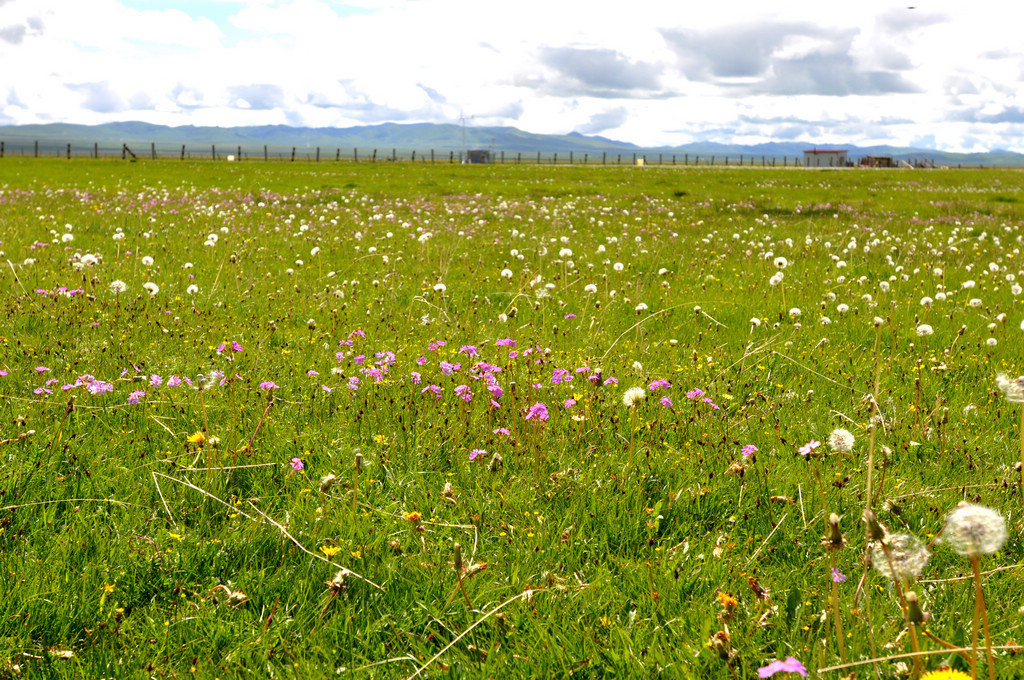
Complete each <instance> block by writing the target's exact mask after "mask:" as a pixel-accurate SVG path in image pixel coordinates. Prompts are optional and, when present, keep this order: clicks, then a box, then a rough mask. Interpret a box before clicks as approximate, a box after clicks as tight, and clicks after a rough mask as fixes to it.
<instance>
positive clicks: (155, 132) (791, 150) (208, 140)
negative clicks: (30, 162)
mask: <svg viewBox="0 0 1024 680" xmlns="http://www.w3.org/2000/svg"><path fill="white" fill-rule="evenodd" d="M0 141H2V142H3V143H4V146H5V152H6V153H9V154H23V155H24V154H29V153H35V147H36V143H37V142H38V144H39V149H40V155H54V154H56V155H63V154H64V153H66V149H67V145H68V144H71V146H72V150H73V153H74V154H75V155H86V154H87V153H89V152H91V150H92V149H93V148H94V147H96V148H99V149H100V153H101V154H103V155H110V154H112V153H120V149H121V146H122V144H127V145H128V146H129V147H130V148H132V149H133V150H135V151H136V152H137V153H142V154H149V153H150V150H151V149H152V148H155V149H156V150H157V152H158V153H160V154H161V155H170V154H176V153H180V149H181V147H182V146H184V147H185V148H186V150H187V152H188V153H189V154H190V155H196V156H202V155H210V154H211V153H212V149H211V147H214V146H216V147H219V149H218V150H217V151H218V153H225V154H226V153H232V152H233V151H235V150H236V149H237V148H238V147H241V148H242V150H243V153H244V154H246V155H250V156H258V155H262V153H263V147H264V146H266V147H267V148H268V153H271V154H273V155H276V156H280V155H287V154H288V153H290V151H291V149H292V148H293V147H294V148H295V149H296V153H297V154H300V157H303V158H307V157H309V156H310V155H311V154H312V153H314V152H315V150H316V148H317V147H319V148H320V149H321V151H322V153H323V155H324V157H326V158H332V157H334V156H335V155H336V154H341V155H342V156H344V157H346V158H348V157H351V155H352V153H353V150H356V149H358V153H359V155H360V157H367V156H369V155H370V153H371V152H372V151H374V150H377V151H379V153H380V156H381V157H386V156H388V157H389V156H390V155H391V154H392V153H395V154H397V155H398V156H400V157H408V156H409V155H410V153H411V152H413V151H415V152H417V153H418V154H420V157H423V155H425V154H429V153H430V152H431V151H432V150H433V151H434V152H436V153H438V154H439V155H441V156H444V157H447V156H448V155H449V154H451V153H454V154H456V156H457V155H458V154H459V153H460V152H461V150H462V149H463V148H466V149H490V150H492V151H494V152H495V153H502V152H504V153H505V154H513V156H518V155H519V154H521V155H522V156H523V158H524V159H528V158H529V157H530V156H531V155H535V154H537V153H541V154H544V155H545V156H549V155H551V154H556V153H557V154H564V156H565V158H566V159H567V158H568V155H569V154H570V153H572V154H574V155H576V156H577V157H578V160H582V156H583V155H584V154H587V155H589V156H596V155H599V154H608V155H609V158H612V157H615V156H617V155H618V154H622V155H623V156H626V155H627V154H628V155H629V159H630V160H631V159H632V154H634V153H636V154H637V155H643V154H646V155H647V156H648V157H649V156H650V155H651V154H662V155H663V156H664V155H673V154H674V155H676V156H679V157H680V158H679V161H680V162H682V161H683V157H690V159H691V160H692V157H695V156H698V155H699V156H700V157H701V158H702V159H703V160H704V161H705V162H706V161H707V160H709V159H710V157H711V156H716V157H717V158H718V159H720V160H721V159H724V158H726V157H731V158H732V159H733V161H734V162H735V160H736V159H738V157H739V156H741V155H743V156H745V157H747V158H748V159H753V160H755V162H759V161H760V157H761V156H764V157H765V158H768V159H771V158H777V159H782V158H783V157H790V158H799V157H802V154H803V151H804V150H806V149H808V148H815V147H816V148H819V149H821V148H838V149H846V150H847V151H848V153H849V157H850V158H851V159H858V158H860V157H863V156H866V155H886V156H892V157H893V158H895V159H896V160H902V161H908V162H914V161H918V160H924V161H930V162H933V163H935V164H936V165H958V164H963V165H987V166H992V165H1003V166H1024V154H1020V153H1016V152H1013V151H1005V150H998V149H996V150H992V151H989V152H986V153H969V154H968V153H955V152H947V151H942V150H937V149H923V148H912V147H895V146H867V147H858V146H854V145H850V144H831V143H829V142H828V140H820V141H816V142H808V141H795V142H767V143H762V144H752V145H743V144H723V143H718V142H693V143H689V144H684V145H678V146H661V147H641V146H638V145H636V144H632V143H629V142H623V141H618V140H613V139H609V138H606V137H601V136H593V135H583V134H580V133H578V132H572V133H569V134H564V135H547V134H536V133H531V132H526V131H523V130H520V129H518V128H514V127H481V126H470V127H465V128H463V127H462V126H459V125H454V124H437V123H412V124H399V123H382V124H379V125H365V126H355V127H348V128H296V127H289V126H286V125H263V126H246V127H204V126H192V125H187V126H179V127H171V126H166V125H155V124H152V123H144V122H139V121H126V122H119V123H104V124H102V125H78V124H71V123H49V124H38V125H13V126H0ZM666 162H668V161H667V159H666ZM748 162H750V161H749V160H748Z"/></svg>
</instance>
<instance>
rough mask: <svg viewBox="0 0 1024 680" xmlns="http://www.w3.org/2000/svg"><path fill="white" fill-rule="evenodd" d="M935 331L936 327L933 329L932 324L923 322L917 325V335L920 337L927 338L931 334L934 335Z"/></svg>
mask: <svg viewBox="0 0 1024 680" xmlns="http://www.w3.org/2000/svg"><path fill="white" fill-rule="evenodd" d="M933 333H935V329H933V328H932V327H931V326H930V325H928V324H926V323H923V324H921V325H920V326H918V327H917V337H919V338H926V337H928V336H929V335H932V334H933Z"/></svg>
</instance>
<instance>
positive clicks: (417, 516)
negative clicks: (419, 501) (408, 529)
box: [402, 512, 423, 522]
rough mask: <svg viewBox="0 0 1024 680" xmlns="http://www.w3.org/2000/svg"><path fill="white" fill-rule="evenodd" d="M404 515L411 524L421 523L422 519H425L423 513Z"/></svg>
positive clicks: (407, 513)
mask: <svg viewBox="0 0 1024 680" xmlns="http://www.w3.org/2000/svg"><path fill="white" fill-rule="evenodd" d="M402 514H403V515H404V516H405V518H406V519H407V520H409V521H410V522H419V521H420V520H421V519H423V513H422V512H403V513H402Z"/></svg>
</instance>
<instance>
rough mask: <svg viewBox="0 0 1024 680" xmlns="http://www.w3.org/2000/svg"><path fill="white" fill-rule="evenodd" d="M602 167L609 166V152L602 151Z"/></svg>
mask: <svg viewBox="0 0 1024 680" xmlns="http://www.w3.org/2000/svg"><path fill="white" fill-rule="evenodd" d="M601 165H608V152H607V151H602V152H601Z"/></svg>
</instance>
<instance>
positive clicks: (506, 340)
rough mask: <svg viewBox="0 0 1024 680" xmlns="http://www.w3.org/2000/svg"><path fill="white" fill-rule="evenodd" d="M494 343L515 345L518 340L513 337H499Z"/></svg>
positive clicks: (508, 345)
mask: <svg viewBox="0 0 1024 680" xmlns="http://www.w3.org/2000/svg"><path fill="white" fill-rule="evenodd" d="M494 344H495V345H496V346H498V347H515V346H516V341H515V340H513V339H512V338H499V339H498V340H495V341H494Z"/></svg>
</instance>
